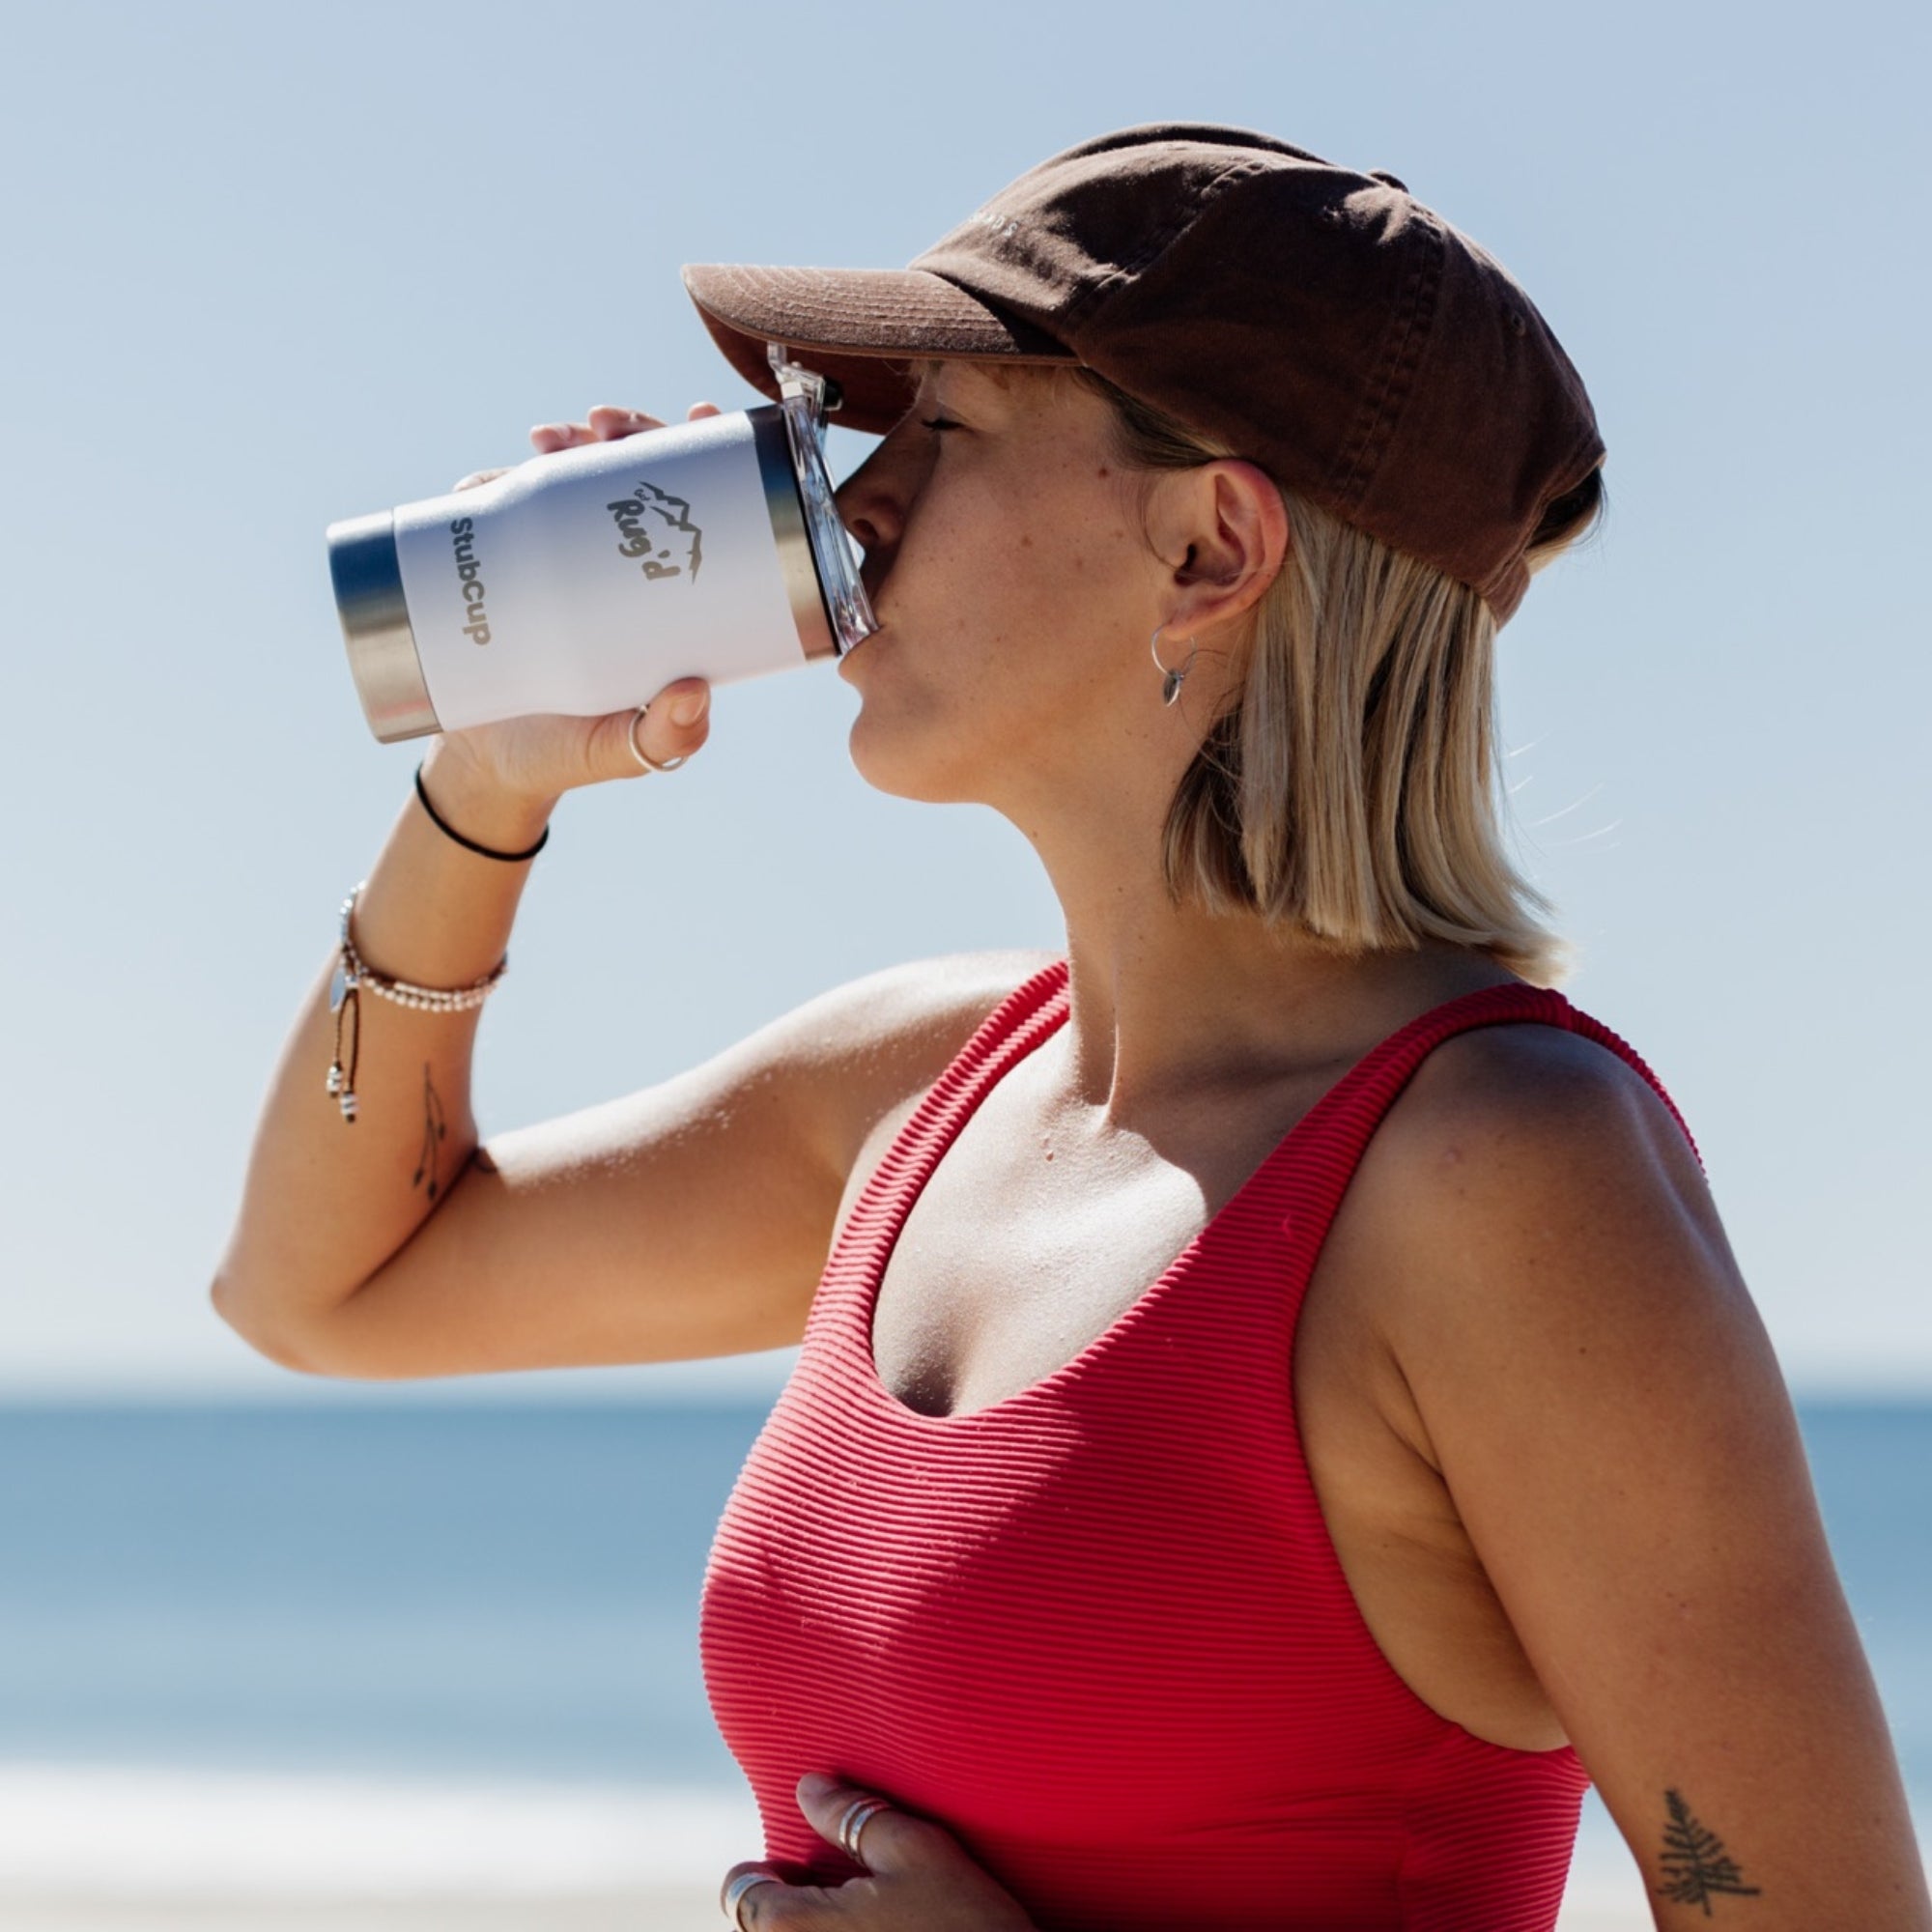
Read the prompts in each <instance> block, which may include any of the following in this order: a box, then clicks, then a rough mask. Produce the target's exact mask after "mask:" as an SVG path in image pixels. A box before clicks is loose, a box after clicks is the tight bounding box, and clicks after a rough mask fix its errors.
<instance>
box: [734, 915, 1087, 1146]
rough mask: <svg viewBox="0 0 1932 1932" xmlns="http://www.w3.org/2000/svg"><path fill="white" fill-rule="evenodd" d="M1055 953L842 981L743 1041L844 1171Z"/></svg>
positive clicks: (962, 957)
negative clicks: (800, 1103) (777, 1076)
mask: <svg viewBox="0 0 1932 1932" xmlns="http://www.w3.org/2000/svg"><path fill="white" fill-rule="evenodd" d="M1058 957H1059V955H1058V954H1057V953H1053V952H1033V951H1024V950H1014V951H988V952H954V953H947V954H944V955H941V956H939V957H936V958H931V959H915V960H909V961H906V962H905V963H903V964H900V965H896V966H889V967H886V968H884V969H883V970H881V971H879V972H876V973H867V974H866V975H864V976H863V977H861V978H859V979H856V980H846V981H844V982H843V983H842V984H840V985H838V986H834V987H832V988H830V989H829V990H828V991H826V992H824V993H821V994H819V995H818V996H817V997H816V998H814V999H811V1000H808V1001H807V1002H806V1003H805V1004H804V1005H803V1006H800V1007H796V1008H794V1009H792V1010H791V1011H790V1012H788V1013H786V1014H784V1015H783V1016H782V1017H781V1018H780V1019H778V1020H775V1021H773V1022H772V1023H771V1025H770V1026H768V1027H765V1028H763V1029H761V1030H760V1032H759V1033H758V1034H756V1035H754V1036H753V1037H752V1039H750V1040H748V1041H746V1042H744V1047H745V1049H746V1050H747V1051H751V1052H755V1053H756V1054H757V1055H758V1056H759V1057H760V1058H764V1059H767V1060H768V1061H771V1062H776V1063H780V1064H781V1065H783V1067H784V1069H785V1071H786V1073H787V1074H788V1075H789V1076H791V1077H793V1078H794V1079H795V1080H796V1081H797V1083H798V1084H797V1087H796V1089H795V1091H797V1092H798V1093H800V1094H802V1095H804V1096H805V1102H804V1104H805V1105H806V1107H807V1110H808V1112H809V1114H810V1119H811V1121H812V1125H813V1131H814V1132H815V1133H816V1134H818V1135H822V1136H823V1141H822V1145H823V1146H824V1147H825V1148H826V1150H827V1151H828V1157H829V1158H831V1159H833V1160H834V1161H835V1162H836V1164H837V1165H838V1169H839V1171H840V1172H844V1173H849V1172H850V1171H851V1169H852V1167H853V1166H854V1164H856V1163H857V1161H858V1160H859V1158H860V1156H861V1153H862V1151H863V1150H864V1148H865V1147H866V1145H867V1141H868V1139H869V1138H870V1137H871V1136H872V1134H873V1132H874V1130H875V1129H876V1128H877V1127H878V1125H879V1124H880V1122H882V1121H885V1120H887V1119H890V1118H893V1117H895V1116H897V1115H900V1114H902V1113H903V1112H904V1111H905V1109H906V1108H907V1107H908V1106H910V1105H911V1104H913V1103H916V1102H917V1100H918V1099H919V1098H920V1097H921V1096H922V1095H923V1094H924V1093H925V1092H926V1090H927V1089H928V1088H930V1087H931V1086H932V1084H933V1082H934V1081H936V1080H937V1079H938V1078H939V1077H940V1075H941V1074H942V1073H944V1072H945V1070H946V1068H947V1066H948V1065H950V1064H951V1062H952V1060H953V1058H954V1057H955V1056H956V1055H957V1054H958V1052H959V1050H960V1049H961V1048H962V1047H963V1046H964V1045H965V1044H966V1042H967V1041H968V1040H969V1039H970V1038H972V1037H973V1035H974V1034H975V1033H976V1032H977V1031H978V1030H979V1029H980V1026H981V1025H983V1024H984V1022H985V1021H986V1020H987V1019H988V1018H989V1017H990V1016H991V1014H992V1013H993V1012H994V1010H995V1009H997V1008H998V1007H999V1006H1000V1005H1001V1003H1002V1002H1003V1001H1005V1000H1006V999H1008V998H1009V996H1010V995H1011V994H1012V993H1014V992H1015V991H1017V990H1018V988H1019V987H1020V986H1022V985H1024V984H1025V983H1026V981H1027V980H1030V979H1032V978H1034V976H1035V975H1037V974H1038V973H1040V972H1043V971H1044V970H1045V969H1046V968H1047V967H1048V966H1050V965H1051V964H1052V963H1053V962H1054V961H1055V959H1057V958H1058Z"/></svg>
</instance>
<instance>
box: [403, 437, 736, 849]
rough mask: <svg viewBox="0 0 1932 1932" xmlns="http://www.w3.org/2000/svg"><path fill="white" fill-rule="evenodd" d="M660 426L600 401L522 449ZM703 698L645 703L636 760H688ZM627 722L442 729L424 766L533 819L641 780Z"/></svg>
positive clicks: (681, 696) (546, 450)
mask: <svg viewBox="0 0 1932 1932" xmlns="http://www.w3.org/2000/svg"><path fill="white" fill-rule="evenodd" d="M718 413H719V411H718V408H717V406H716V405H715V404H712V403H697V404H695V405H694V406H693V407H692V408H691V409H690V410H689V411H688V412H686V420H687V421H689V422H696V421H699V420H700V419H701V418H703V417H705V416H715V415H717V414H718ZM664 427H665V424H664V422H663V420H662V419H661V418H660V417H657V416H654V415H648V414H646V413H645V412H643V411H642V410H631V409H619V408H616V407H615V406H613V405H611V404H600V405H599V406H598V407H597V408H596V409H594V410H592V411H591V412H589V415H588V416H587V418H586V419H585V420H584V421H582V422H559V423H539V424H538V425H537V427H536V428H535V429H533V430H531V431H530V446H531V448H533V449H534V450H535V451H536V453H537V454H538V455H539V456H554V455H555V454H556V453H557V452H558V451H559V450H564V449H576V448H579V447H581V446H582V444H585V443H591V442H615V441H617V440H620V439H621V438H623V437H628V436H640V435H642V433H643V432H644V431H646V430H652V429H663V428H664ZM504 473H505V472H504V471H503V470H501V469H479V470H476V471H474V472H473V473H472V474H470V475H469V476H466V477H464V478H463V480H462V481H461V482H459V483H457V484H456V485H455V486H454V487H455V488H456V489H457V490H473V489H476V488H477V487H478V486H479V485H481V484H485V483H494V482H495V481H496V480H497V477H499V476H501V475H503V474H504ZM710 700H711V688H710V686H709V685H707V684H706V683H705V682H704V680H703V679H702V678H696V677H686V678H679V679H678V680H677V682H676V683H674V684H668V685H666V686H665V688H664V689H663V690H662V691H660V692H658V693H657V694H656V695H655V696H653V697H652V698H651V700H650V706H649V710H648V714H647V715H646V716H645V718H644V720H643V721H642V723H641V724H639V726H638V735H637V741H636V742H637V744H638V745H639V747H640V748H641V749H642V751H643V754H644V756H645V757H647V758H649V759H651V760H652V761H653V763H656V764H660V765H664V764H668V763H669V762H670V761H671V760H672V759H673V758H688V757H690V756H691V755H692V753H695V752H696V751H697V750H698V749H699V748H700V747H701V746H702V745H703V744H704V741H705V739H706V738H707V736H708V735H709V733H710ZM636 717H637V712H636V710H635V709H630V710H624V711H614V712H611V714H610V715H609V716H608V717H603V718H574V717H565V716H560V715H548V714H547V715H539V716H534V717H528V718H506V719H504V720H503V721H502V722H501V723H499V724H496V725H471V726H469V728H468V729H466V730H462V731H445V732H444V733H443V734H442V735H441V737H440V739H439V740H438V744H437V751H436V753H435V754H434V757H433V758H432V760H431V763H432V765H434V764H435V763H436V762H437V761H439V760H440V759H443V758H454V759H455V760H457V761H458V762H459V763H460V764H461V765H462V766H463V767H464V768H465V770H464V773H463V776H464V778H465V779H466V780H467V781H469V784H470V785H471V786H475V785H481V786H484V787H487V788H488V789H489V790H490V791H491V792H493V793H497V794H500V795H502V796H503V797H505V798H506V799H508V800H511V801H515V802H518V803H521V804H524V805H526V806H527V807H528V808H529V809H530V810H531V811H532V812H533V813H535V814H539V815H540V814H541V813H542V812H544V811H547V810H548V809H549V807H550V806H552V805H554V803H555V802H556V800H557V799H558V798H559V797H560V796H561V795H562V794H563V793H564V792H566V791H570V790H573V789H575V788H576V787H577V786H579V785H587V784H600V783H603V782H604V781H607V780H611V779H635V778H643V777H645V776H646V775H647V768H646V767H645V766H644V765H642V764H640V763H639V761H638V759H637V757H636V756H635V755H633V753H632V749H631V743H632V741H631V725H632V721H633V720H634V719H635V718H636Z"/></svg>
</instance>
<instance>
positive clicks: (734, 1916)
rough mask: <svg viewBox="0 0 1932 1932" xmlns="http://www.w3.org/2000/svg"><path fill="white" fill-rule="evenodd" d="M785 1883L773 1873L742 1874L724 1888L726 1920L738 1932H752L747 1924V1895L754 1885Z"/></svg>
mask: <svg viewBox="0 0 1932 1932" xmlns="http://www.w3.org/2000/svg"><path fill="white" fill-rule="evenodd" d="M782 1883H783V1881H782V1880H781V1879H780V1878H779V1877H778V1876H777V1875H776V1874H775V1873H772V1872H757V1871H754V1872H740V1873H739V1874H738V1876H737V1877H736V1878H734V1879H733V1880H732V1881H731V1883H730V1884H729V1885H727V1886H726V1887H725V1918H726V1920H727V1921H728V1922H729V1923H730V1924H732V1925H735V1926H736V1927H737V1928H738V1932H752V1928H751V1927H750V1926H749V1925H747V1924H746V1923H745V1918H744V1905H745V1894H746V1893H747V1892H748V1891H750V1890H751V1889H752V1888H753V1886H754V1885H781V1884H782Z"/></svg>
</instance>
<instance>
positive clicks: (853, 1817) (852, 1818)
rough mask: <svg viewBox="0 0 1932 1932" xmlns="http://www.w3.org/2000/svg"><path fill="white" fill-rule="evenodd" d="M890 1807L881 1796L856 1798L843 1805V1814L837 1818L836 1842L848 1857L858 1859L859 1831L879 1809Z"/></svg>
mask: <svg viewBox="0 0 1932 1932" xmlns="http://www.w3.org/2000/svg"><path fill="white" fill-rule="evenodd" d="M892 1808H893V1807H892V1806H891V1805H890V1804H887V1803H886V1801H885V1800H884V1799H883V1798H860V1799H856V1800H855V1801H854V1802H853V1803H852V1804H848V1805H847V1806H846V1807H845V1812H844V1815H843V1816H842V1817H841V1818H840V1819H839V1820H838V1842H839V1844H840V1845H841V1846H843V1847H844V1850H845V1853H846V1855H847V1856H848V1857H849V1858H853V1859H859V1833H861V1832H863V1831H864V1830H865V1829H866V1827H867V1825H868V1824H869V1823H870V1822H871V1821H872V1819H874V1818H876V1817H877V1816H878V1815H879V1813H880V1812H881V1811H890V1810H891V1809H892ZM859 1862H860V1863H861V1864H863V1863H864V1862H865V1861H864V1860H863V1859H859Z"/></svg>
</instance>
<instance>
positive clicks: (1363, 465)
mask: <svg viewBox="0 0 1932 1932" xmlns="http://www.w3.org/2000/svg"><path fill="white" fill-rule="evenodd" d="M1415 226H1416V228H1417V229H1418V230H1419V231H1420V234H1421V237H1422V241H1421V244H1420V245H1421V246H1422V247H1425V248H1426V249H1427V253H1426V255H1424V256H1423V258H1422V259H1421V260H1419V261H1417V262H1416V264H1415V265H1414V267H1413V268H1411V269H1410V270H1409V271H1408V274H1407V275H1406V277H1405V280H1404V285H1403V288H1402V291H1401V293H1400V295H1399V297H1398V303H1399V305H1400V309H1401V314H1400V320H1399V323H1398V327H1397V331H1396V334H1395V338H1394V340H1393V342H1392V343H1391V344H1390V348H1389V353H1388V356H1387V359H1386V362H1385V364H1384V367H1383V370H1382V372H1381V374H1380V375H1379V376H1378V378H1377V380H1376V381H1375V382H1374V383H1373V384H1371V385H1370V388H1369V391H1368V393H1367V394H1365V395H1364V396H1363V398H1362V402H1361V406H1360V407H1359V408H1358V409H1357V411H1356V412H1355V421H1354V423H1353V425H1352V426H1351V427H1350V432H1349V435H1348V437H1347V439H1346V440H1344V442H1343V444H1342V449H1341V453H1340V455H1339V456H1338V457H1337V459H1336V463H1335V468H1334V470H1333V471H1332V472H1331V474H1332V475H1333V477H1334V482H1333V484H1332V486H1331V487H1332V488H1333V490H1334V493H1335V496H1336V499H1337V500H1338V501H1339V502H1343V503H1347V504H1349V505H1350V506H1351V507H1352V506H1355V505H1358V504H1359V503H1360V501H1361V499H1362V498H1363V497H1365V496H1367V494H1368V490H1369V486H1370V484H1371V483H1373V482H1374V481H1375V478H1376V473H1377V471H1378V469H1380V467H1381V462H1382V458H1383V457H1384V456H1386V455H1387V454H1388V446H1389V443H1390V441H1391V440H1393V438H1394V436H1395V429H1396V424H1397V422H1398V421H1399V420H1400V419H1401V415H1402V410H1403V405H1404V404H1405V403H1406V402H1407V400H1408V396H1409V392H1410V390H1411V388H1412V387H1413V385H1414V381H1415V371H1416V369H1417V367H1418V366H1419V364H1420V363H1421V360H1422V352H1423V350H1424V348H1425V347H1426V346H1427V344H1428V340H1429V335H1430V330H1431V327H1432V326H1433V324H1434V322H1435V298H1436V295H1437V293H1438V292H1439V290H1440V288H1441V284H1442V265H1443V258H1444V256H1445V254H1446V253H1447V249H1448V241H1447V238H1446V237H1445V236H1444V235H1443V233H1442V230H1441V227H1440V225H1439V222H1438V220H1437V219H1435V217H1433V216H1432V217H1431V218H1430V219H1428V220H1421V221H1418V222H1416V224H1415Z"/></svg>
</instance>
